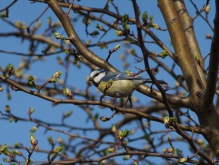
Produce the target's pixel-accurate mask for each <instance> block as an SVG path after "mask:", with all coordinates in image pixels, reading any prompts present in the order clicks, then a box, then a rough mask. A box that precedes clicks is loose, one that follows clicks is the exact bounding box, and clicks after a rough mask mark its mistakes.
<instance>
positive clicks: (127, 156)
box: [123, 155, 131, 160]
mask: <svg viewBox="0 0 219 165" xmlns="http://www.w3.org/2000/svg"><path fill="white" fill-rule="evenodd" d="M130 158H131V155H125V156H124V157H123V160H129V159H130Z"/></svg>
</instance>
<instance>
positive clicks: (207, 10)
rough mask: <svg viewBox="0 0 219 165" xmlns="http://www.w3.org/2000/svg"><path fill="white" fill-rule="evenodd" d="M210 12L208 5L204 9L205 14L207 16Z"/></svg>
mask: <svg viewBox="0 0 219 165" xmlns="http://www.w3.org/2000/svg"><path fill="white" fill-rule="evenodd" d="M209 12H210V5H209V4H208V5H207V6H206V7H205V13H206V14H208V13H209Z"/></svg>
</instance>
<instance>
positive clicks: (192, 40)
mask: <svg viewBox="0 0 219 165" xmlns="http://www.w3.org/2000/svg"><path fill="white" fill-rule="evenodd" d="M174 6H175V8H176V11H177V13H178V16H179V19H180V22H181V26H182V29H183V31H184V33H185V36H186V40H187V43H188V46H189V50H190V53H191V55H192V56H194V55H195V54H196V55H197V60H198V61H197V62H199V65H198V66H197V69H198V72H199V75H200V77H201V80H202V81H201V82H202V84H203V86H204V87H205V86H206V77H205V74H204V59H203V58H202V55H201V51H200V49H199V45H198V42H197V40H196V36H195V32H194V27H193V19H192V18H191V17H190V16H189V13H188V11H187V9H186V6H185V4H184V1H174Z"/></svg>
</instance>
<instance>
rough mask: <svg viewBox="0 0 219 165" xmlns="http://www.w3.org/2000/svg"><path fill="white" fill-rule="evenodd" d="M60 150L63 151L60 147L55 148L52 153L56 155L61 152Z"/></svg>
mask: <svg viewBox="0 0 219 165" xmlns="http://www.w3.org/2000/svg"><path fill="white" fill-rule="evenodd" d="M62 150H63V147H62V146H58V147H56V148H55V149H54V150H53V152H55V153H58V152H61V151H62Z"/></svg>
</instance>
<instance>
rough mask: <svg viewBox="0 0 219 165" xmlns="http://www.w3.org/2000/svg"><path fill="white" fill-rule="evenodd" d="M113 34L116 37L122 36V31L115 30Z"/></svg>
mask: <svg viewBox="0 0 219 165" xmlns="http://www.w3.org/2000/svg"><path fill="white" fill-rule="evenodd" d="M115 33H116V35H117V36H123V31H120V30H116V32H115Z"/></svg>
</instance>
